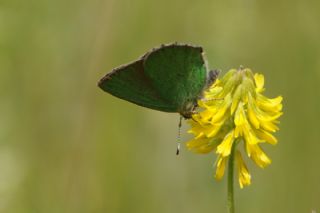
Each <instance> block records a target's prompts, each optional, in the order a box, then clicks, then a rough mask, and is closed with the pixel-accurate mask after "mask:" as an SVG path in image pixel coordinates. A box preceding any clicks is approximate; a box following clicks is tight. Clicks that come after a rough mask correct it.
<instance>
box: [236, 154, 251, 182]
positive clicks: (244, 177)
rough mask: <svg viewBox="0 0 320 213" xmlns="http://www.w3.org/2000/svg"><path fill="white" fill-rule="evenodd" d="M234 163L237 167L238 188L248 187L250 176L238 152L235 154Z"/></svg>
mask: <svg viewBox="0 0 320 213" xmlns="http://www.w3.org/2000/svg"><path fill="white" fill-rule="evenodd" d="M236 162H237V166H238V177H239V184H240V188H243V187H244V186H248V185H250V184H251V175H250V173H249V171H248V168H247V166H246V164H245V163H244V161H243V159H242V156H241V153H240V152H239V151H237V152H236Z"/></svg>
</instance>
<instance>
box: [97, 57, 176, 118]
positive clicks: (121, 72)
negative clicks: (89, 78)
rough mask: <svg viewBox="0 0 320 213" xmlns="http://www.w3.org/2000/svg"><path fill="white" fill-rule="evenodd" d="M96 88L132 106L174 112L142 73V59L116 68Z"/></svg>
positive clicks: (174, 109)
mask: <svg viewBox="0 0 320 213" xmlns="http://www.w3.org/2000/svg"><path fill="white" fill-rule="evenodd" d="M98 86H99V87H100V88H101V89H102V90H104V91H105V92H108V93H110V94H112V95H114V96H116V97H118V98H121V99H124V100H126V101H130V102H132V103H134V104H137V105H140V106H143V107H147V108H151V109H155V110H160V111H165V112H176V108H175V107H172V105H171V103H168V102H166V101H165V100H164V99H162V98H161V97H160V96H159V94H158V93H157V91H156V90H155V88H154V87H153V84H152V82H151V81H150V78H148V77H147V76H146V75H145V73H144V68H143V59H140V60H137V61H135V62H132V63H130V64H127V65H124V66H121V67H118V68H116V69H114V70H113V71H112V72H110V73H108V74H107V75H105V76H104V77H103V78H102V79H101V80H100V81H99V82H98Z"/></svg>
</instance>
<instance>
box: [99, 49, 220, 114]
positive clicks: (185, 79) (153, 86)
mask: <svg viewBox="0 0 320 213" xmlns="http://www.w3.org/2000/svg"><path fill="white" fill-rule="evenodd" d="M218 73H219V72H218V71H217V70H211V71H208V66H207V62H206V60H205V57H204V52H203V49H202V47H200V46H192V45H187V44H178V43H173V44H168V45H161V46H160V47H158V48H153V49H152V50H151V51H149V52H147V53H145V54H144V55H143V56H142V57H140V58H139V59H138V60H136V61H133V62H131V63H129V64H126V65H122V66H120V67H117V68H115V69H113V70H112V71H111V72H110V73H107V74H106V75H105V76H104V77H103V78H101V80H100V81H99V82H98V86H99V87H100V88H101V89H102V90H103V91H105V92H108V93H110V94H111V95H113V96H116V97H118V98H121V99H124V100H126V101H129V102H132V103H134V104H137V105H140V106H143V107H147V108H150V109H154V110H159V111H163V112H177V113H180V115H181V116H183V117H184V118H186V119H189V118H191V117H192V114H194V113H195V109H196V107H197V101H198V100H199V99H201V98H202V97H203V92H204V90H205V89H207V88H208V87H209V86H210V85H212V84H213V83H214V82H215V80H216V78H217V76H218Z"/></svg>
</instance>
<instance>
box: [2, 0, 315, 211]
mask: <svg viewBox="0 0 320 213" xmlns="http://www.w3.org/2000/svg"><path fill="white" fill-rule="evenodd" d="M319 11H320V2H319V1H303V0H283V1H278V0H269V1H261V0H226V1H217V0H210V1H209V0H207V1H182V0H170V1H169V0H163V1H147V0H136V1H133V0H77V1H75V0H55V1H52V0H29V1H23V0H1V2H0V212H5V213H28V212H30V213H35V212H39V213H42V212H45V213H57V212H59V213H64V212H66V213H69V212H70V213H73V212H74V213H82V212H83V213H87V212H90V213H91V212H95V213H100V212H110V213H113V212H115V213H118V212H119V213H122V212H132V213H134V212H137V213H138V212H139V213H141V212H153V213H157V212H159V213H160V212H161V213H171V212H175V213H176V212H183V213H194V212H203V213H204V212H226V207H225V206H226V191H227V190H226V180H225V179H224V180H222V181H220V182H217V181H215V180H214V179H213V173H214V169H213V164H214V162H215V158H216V156H215V155H214V154H208V155H198V154H194V153H191V152H188V151H187V150H186V149H185V148H184V149H183V150H182V153H181V155H180V156H178V157H177V156H176V155H175V151H176V141H177V132H178V120H179V116H178V115H177V114H169V113H168V114H167V113H162V112H157V111H152V110H149V109H145V108H142V107H138V106H135V105H133V104H130V103H127V102H125V101H122V100H119V99H116V98H114V97H112V96H111V95H109V94H106V93H103V92H102V91H101V90H100V89H98V88H97V86H96V82H97V81H98V79H99V78H100V77H101V76H103V75H104V74H105V73H106V72H108V71H110V70H111V69H112V68H114V67H116V66H119V65H120V64H123V63H127V62H129V61H132V60H134V59H137V58H138V57H139V56H141V55H142V54H143V53H144V52H146V51H147V50H149V49H150V48H152V47H154V46H159V45H160V44H162V43H170V42H174V41H179V42H183V43H191V44H197V45H201V46H203V48H204V49H205V51H206V55H207V58H208V61H209V64H210V68H220V69H222V70H223V73H225V72H226V71H227V70H228V69H230V68H237V67H239V65H244V66H247V67H250V68H252V69H253V70H254V71H255V72H262V73H264V74H265V76H266V87H267V91H266V94H267V96H270V97H275V96H277V95H282V96H283V97H284V113H285V114H284V115H283V117H282V118H281V126H280V128H281V129H280V131H279V132H278V133H277V137H278V139H279V144H278V145H277V146H275V147H273V146H271V145H270V146H265V147H264V148H265V149H266V152H267V153H268V155H269V156H270V157H271V158H272V160H273V163H272V164H271V166H269V167H268V168H266V169H264V170H261V169H259V168H257V167H256V166H255V165H253V164H252V163H250V161H247V162H249V169H250V172H251V173H252V176H253V180H252V185H251V186H249V187H247V188H245V189H242V190H240V189H239V186H238V184H236V208H237V210H238V211H237V212H239V213H240V212H243V213H257V212H259V213H270V212H281V213H282V212H311V211H312V210H317V212H320V169H319V168H320V166H319V164H320V140H319V139H320V128H319V120H320V89H319V88H320V86H319V81H320V39H319V38H320V13H319ZM187 129H188V125H187V124H186V123H184V126H183V131H182V137H183V141H187V140H188V139H190V138H191V135H188V134H187V133H186V131H187Z"/></svg>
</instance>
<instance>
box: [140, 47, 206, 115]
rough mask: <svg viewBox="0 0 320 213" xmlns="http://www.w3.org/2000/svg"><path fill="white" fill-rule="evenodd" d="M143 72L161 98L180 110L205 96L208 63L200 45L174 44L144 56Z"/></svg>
mask: <svg viewBox="0 0 320 213" xmlns="http://www.w3.org/2000/svg"><path fill="white" fill-rule="evenodd" d="M144 72H145V74H146V75H147V76H148V77H149V78H150V79H151V82H152V84H153V86H154V88H155V89H156V90H157V91H158V93H159V95H160V97H162V98H163V99H165V100H166V101H167V102H168V103H171V105H172V106H173V107H174V108H176V109H177V111H178V112H181V111H182V110H184V109H185V107H186V104H188V103H190V102H191V103H195V102H196V100H197V99H198V98H200V96H201V95H202V91H203V89H204V87H205V85H206V80H207V66H206V63H205V60H204V57H203V50H202V48H201V47H194V46H189V45H178V44H172V45H167V46H162V47H160V48H158V49H155V50H153V51H151V52H150V53H147V54H146V55H145V56H144Z"/></svg>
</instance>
